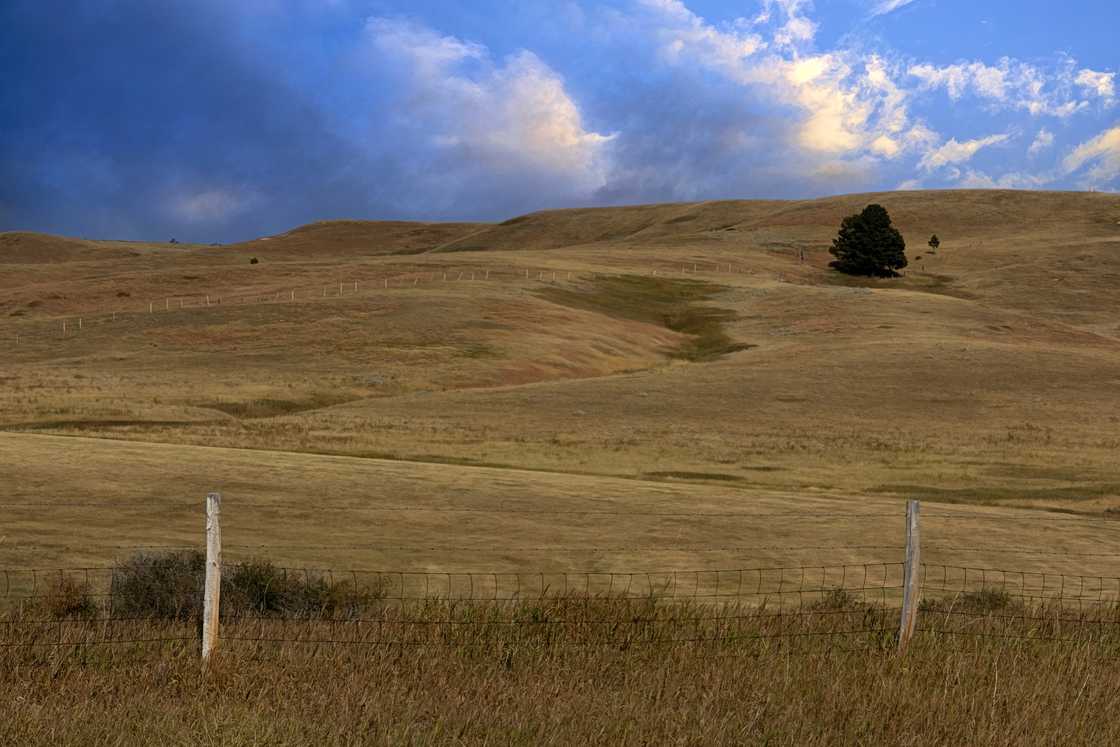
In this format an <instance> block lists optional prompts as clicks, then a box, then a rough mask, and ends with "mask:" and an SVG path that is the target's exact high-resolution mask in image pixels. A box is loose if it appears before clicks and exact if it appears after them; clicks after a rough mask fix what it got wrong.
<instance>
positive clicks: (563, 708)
mask: <svg viewBox="0 0 1120 747" xmlns="http://www.w3.org/2000/svg"><path fill="white" fill-rule="evenodd" d="M999 625H1000V623H999V622H998V621H993V622H992V623H990V624H989V625H988V628H987V629H988V630H996V629H998V626H999ZM864 643H867V642H866V641H864ZM847 647H848V646H845V645H837V646H829V645H826V644H824V643H822V642H820V641H819V640H818V639H812V641H809V642H806V640H802V641H800V642H798V641H789V640H784V641H762V642H758V641H756V642H751V643H724V644H712V643H689V644H676V645H672V646H630V647H619V646H578V647H570V646H563V645H540V644H531V643H530V644H526V643H524V642H521V643H515V642H510V643H509V644H506V645H503V644H501V643H497V644H495V645H489V646H485V647H479V646H472V645H450V646H448V645H440V646H420V647H407V648H401V647H324V646H312V645H307V644H281V645H265V644H233V643H229V644H227V646H226V647H225V649H224V650H223V651H222V653H221V655H220V656H219V657H218V658H217V659H216V660H215V661H214V662H213V663H212V664H211V666H210V667H209V669H208V670H207V671H205V672H204V671H202V669H201V668H200V666H199V664H198V660H197V651H196V650H195V646H193V645H189V646H185V647H176V646H174V645H171V646H167V645H165V646H164V647H163V648H162V650H161V649H160V648H155V649H154V650H153V648H154V647H153V646H152V645H149V646H147V647H141V646H137V647H136V649H135V650H129V649H127V648H118V649H117V650H116V651H115V653H114V654H113V655H112V656H109V655H108V654H106V653H104V652H103V651H87V652H86V653H84V654H72V655H70V656H67V657H63V658H51V657H47V658H42V657H39V658H28V657H18V658H17V657H12V656H8V657H4V658H0V688H2V690H3V692H4V693H5V697H4V698H2V699H0V739H2V740H3V741H4V742H5V743H8V744H58V745H61V744H75V745H77V744H200V743H201V744H230V745H256V744H315V745H320V744H518V745H520V744H524V745H551V744H555V745H566V744H575V743H588V744H635V745H637V744H688V745H702V744H703V745H709V744H782V745H842V744H843V745H847V744H892V745H897V744H912V745H919V744H921V745H927V744H928V745H961V744H976V745H1050V744H1102V745H1103V744H1114V743H1116V741H1117V739H1120V727H1118V726H1117V725H1116V721H1115V719H1112V718H1109V713H1110V712H1111V710H1112V705H1113V704H1114V702H1115V686H1114V670H1115V654H1116V652H1117V642H1116V640H1115V638H1114V636H1112V637H1111V638H1108V637H1105V638H1098V639H1096V640H1092V641H1086V642H1080V643H1066V644H1053V643H1051V644H1047V643H1038V642H1009V641H1006V640H1002V639H989V638H984V637H975V638H973V637H968V638H959V637H942V636H930V635H922V636H919V637H918V639H917V640H916V641H915V642H914V644H913V645H912V647H911V649H910V651H909V653H908V655H907V656H906V657H905V658H902V659H900V658H897V657H895V656H893V655H892V654H891V653H890V652H889V651H888V650H875V649H874V647H873V648H872V649H871V650H855V651H846V650H845V648H847Z"/></svg>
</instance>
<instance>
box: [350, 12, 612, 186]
mask: <svg viewBox="0 0 1120 747" xmlns="http://www.w3.org/2000/svg"><path fill="white" fill-rule="evenodd" d="M366 30H367V33H368V34H369V36H370V38H371V40H372V42H373V44H374V45H375V46H376V47H377V48H378V49H379V50H380V51H381V52H382V53H384V54H386V55H388V56H389V57H390V58H392V59H395V60H397V61H400V62H403V63H405V67H406V68H407V70H408V75H409V78H410V81H409V82H410V86H411V87H410V90H409V98H408V102H407V103H408V107H407V110H406V112H405V114H406V115H407V116H410V117H414V118H415V119H417V120H418V121H419V122H420V123H421V125H420V129H421V130H423V131H424V132H432V133H434V134H433V135H431V137H430V143H431V144H432V145H433V146H435V147H436V148H437V149H440V150H445V151H454V152H456V153H458V154H460V155H461V156H462V157H464V158H466V159H469V160H470V161H472V162H475V163H478V164H482V165H487V166H489V167H491V168H492V169H495V170H511V169H516V168H524V169H532V170H534V171H537V172H546V173H549V174H552V175H554V176H556V177H560V178H563V179H564V180H565V181H566V182H567V183H568V184H569V185H570V186H571V187H572V188H573V189H576V190H581V191H591V190H594V189H597V188H599V187H601V186H602V185H603V184H604V183H605V181H606V172H607V162H606V161H607V154H606V153H605V146H606V144H607V143H609V142H610V140H611V139H612V138H613V136H612V135H603V134H599V133H596V132H592V131H589V130H588V129H587V128H585V127H584V124H583V118H582V115H581V113H580V111H579V108H578V107H577V105H576V103H575V102H574V101H573V100H572V98H571V96H569V95H568V93H567V90H566V89H565V86H564V81H563V80H562V79H561V78H560V76H559V75H558V74H557V73H556V72H555V71H553V70H552V69H551V68H550V67H549V66H548V65H546V64H545V63H544V62H543V61H542V60H541V59H540V58H539V57H537V56H536V55H535V54H533V53H532V52H527V51H521V52H518V53H516V54H513V55H511V56H509V57H508V58H507V59H506V60H504V61H503V62H502V63H501V64H498V63H495V62H493V61H492V60H491V59H490V56H489V53H488V50H487V49H486V48H485V47H483V46H481V45H478V44H474V43H471V42H466V41H462V40H460V39H457V38H455V37H451V36H443V35H441V34H438V33H436V32H434V31H432V30H431V29H428V28H426V27H423V26H419V25H417V24H412V23H407V22H402V21H396V20H390V19H385V18H373V19H370V20H369V21H368V23H367V26H366Z"/></svg>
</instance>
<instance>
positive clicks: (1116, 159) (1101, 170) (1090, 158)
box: [1062, 125, 1120, 187]
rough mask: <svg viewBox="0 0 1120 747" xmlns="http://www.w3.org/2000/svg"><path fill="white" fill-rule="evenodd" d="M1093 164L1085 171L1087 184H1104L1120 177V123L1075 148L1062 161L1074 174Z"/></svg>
mask: <svg viewBox="0 0 1120 747" xmlns="http://www.w3.org/2000/svg"><path fill="white" fill-rule="evenodd" d="M1089 165H1091V166H1092V168H1091V169H1089V170H1088V171H1087V172H1085V175H1084V180H1083V183H1084V184H1085V185H1087V186H1093V187H1099V186H1104V185H1106V184H1107V183H1109V182H1112V181H1113V180H1115V179H1118V178H1120V125H1117V126H1115V127H1113V128H1111V129H1108V130H1105V131H1104V132H1102V133H1100V134H1099V135H1097V136H1096V137H1094V138H1093V139H1091V140H1088V141H1086V142H1084V143H1082V144H1081V145H1079V146H1077V147H1076V148H1074V149H1073V151H1072V152H1071V153H1070V154H1069V155H1068V156H1066V157H1065V159H1064V160H1063V161H1062V168H1063V169H1064V170H1065V172H1066V174H1073V173H1075V172H1077V171H1080V170H1082V169H1083V168H1084V167H1086V166H1089Z"/></svg>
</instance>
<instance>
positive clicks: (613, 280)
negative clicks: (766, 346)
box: [540, 275, 756, 362]
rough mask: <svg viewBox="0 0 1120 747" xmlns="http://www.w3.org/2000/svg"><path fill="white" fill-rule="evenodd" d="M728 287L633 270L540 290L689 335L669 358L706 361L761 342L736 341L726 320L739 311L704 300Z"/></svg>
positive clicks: (567, 303) (549, 297) (587, 307)
mask: <svg viewBox="0 0 1120 747" xmlns="http://www.w3.org/2000/svg"><path fill="white" fill-rule="evenodd" d="M723 290H725V288H724V287H723V286H720V285H715V284H713V283H706V282H702V281H698V280H679V279H670V278H656V277H638V276H633V275H629V276H621V277H598V278H595V279H594V280H593V281H591V283H590V285H586V286H582V287H578V288H545V289H543V290H542V291H541V292H540V295H541V296H542V297H543V298H546V299H547V300H549V301H552V302H553V303H558V304H562V305H564V306H568V307H571V308H575V309H584V310H587V311H595V312H598V313H600V314H605V315H607V316H610V317H614V318H616V319H629V320H633V321H639V322H646V323H649V324H659V325H661V326H662V327H665V328H666V329H670V330H672V331H674V332H680V333H681V334H684V335H688V336H689V339H688V340H687V341H685V342H684V343H682V344H681V345H680V346H679V347H678V348H677V349H676V350H674V351H673V352H672V353H670V357H672V358H677V359H681V360H688V361H694V362H703V361H711V360H716V359H717V358H722V357H723V356H725V355H728V354H730V353H735V352H739V351H741V350H749V349H750V348H753V347H756V346H754V345H750V344H747V343H742V342H736V341H735V340H733V339H731V337H730V336H729V335H728V334H727V332H726V331H725V330H724V325H725V324H727V323H728V322H731V321H734V320H735V319H736V318H737V315H736V314H735V312H734V311H731V310H729V309H721V308H717V307H713V306H705V305H701V304H702V302H704V301H707V300H709V299H711V298H713V297H714V296H716V295H717V294H719V293H720V292H722V291H723Z"/></svg>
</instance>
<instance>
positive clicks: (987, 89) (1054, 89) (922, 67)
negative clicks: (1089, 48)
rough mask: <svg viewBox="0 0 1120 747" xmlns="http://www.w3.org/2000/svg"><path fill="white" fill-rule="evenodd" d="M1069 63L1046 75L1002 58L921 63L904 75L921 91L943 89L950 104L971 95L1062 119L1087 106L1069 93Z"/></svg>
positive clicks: (1098, 83)
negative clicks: (991, 62) (993, 61)
mask: <svg viewBox="0 0 1120 747" xmlns="http://www.w3.org/2000/svg"><path fill="white" fill-rule="evenodd" d="M1072 63H1073V61H1072V60H1068V59H1067V60H1066V64H1065V66H1064V67H1062V68H1060V69H1058V70H1056V71H1052V72H1049V73H1048V72H1045V71H1043V70H1042V69H1040V68H1038V67H1036V66H1034V65H1030V64H1027V63H1025V62H1021V61H1019V60H1015V59H1012V58H1010V57H1004V58H1002V59H1000V60H999V62H998V64H996V65H988V64H986V63H983V62H961V63H957V64H955V65H945V66H942V67H938V66H936V65H930V64H927V63H923V64H918V65H911V66H910V68H909V70H908V71H907V72H908V73H909V74H910V75H911V76H912V77H915V78H917V79H918V80H919V81H921V86H922V88H923V89H925V90H935V89H940V88H944V89H945V91H946V93H948V95H949V98H950V99H952V100H953V101H958V100H960V99H961V98H963V97H964V96H966V95H969V94H971V95H973V96H976V97H978V98H981V99H984V100H986V101H987V102H988V103H989V104H990V105H992V106H993V107H995V108H998V109H1017V110H1021V111H1026V112H1029V113H1030V114H1032V115H1034V116H1044V115H1045V116H1051V117H1059V118H1065V117H1069V116H1072V115H1073V114H1075V113H1077V112H1079V111H1081V110H1083V109H1085V108H1086V107H1088V106H1089V102H1088V101H1085V100H1083V99H1078V98H1077V97H1076V96H1074V95H1073V92H1072V90H1071V89H1072V85H1071V83H1072V82H1073V80H1072V76H1071V74H1070V71H1069V70H1068V69H1066V68H1068V67H1069V65H1070V64H1072ZM1083 72H1091V71H1083ZM1094 75H1105V74H1103V73H1099V74H1094ZM1085 80H1086V81H1088V80H1089V78H1085ZM1092 81H1093V82H1094V84H1095V85H1098V86H1103V85H1104V83H1103V82H1101V81H1100V80H1099V79H1098V78H1092ZM1082 87H1085V86H1082Z"/></svg>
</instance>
